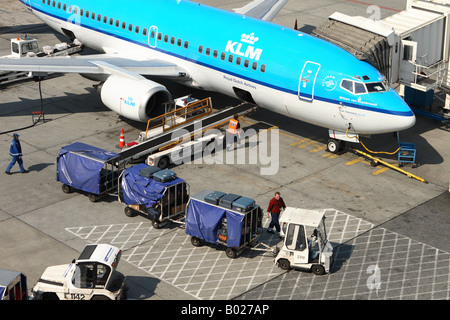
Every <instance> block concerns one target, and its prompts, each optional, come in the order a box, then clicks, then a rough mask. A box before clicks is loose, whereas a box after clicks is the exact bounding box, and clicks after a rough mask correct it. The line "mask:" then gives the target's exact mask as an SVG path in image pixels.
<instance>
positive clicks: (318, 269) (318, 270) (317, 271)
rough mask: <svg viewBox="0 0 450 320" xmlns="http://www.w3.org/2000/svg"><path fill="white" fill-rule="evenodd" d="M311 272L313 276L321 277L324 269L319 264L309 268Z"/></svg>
mask: <svg viewBox="0 0 450 320" xmlns="http://www.w3.org/2000/svg"><path fill="white" fill-rule="evenodd" d="M311 271H312V273H314V274H315V275H318V276H320V275H322V274H324V273H325V268H324V267H323V266H321V265H319V264H315V265H313V266H312V267H311Z"/></svg>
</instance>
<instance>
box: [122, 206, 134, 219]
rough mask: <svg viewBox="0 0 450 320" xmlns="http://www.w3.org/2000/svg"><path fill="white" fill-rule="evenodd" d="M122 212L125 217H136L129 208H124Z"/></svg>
mask: <svg viewBox="0 0 450 320" xmlns="http://www.w3.org/2000/svg"><path fill="white" fill-rule="evenodd" d="M124 211H125V215H126V216H127V217H134V216H135V215H136V213H135V212H134V210H133V209H131V208H130V207H126V208H125V210H124Z"/></svg>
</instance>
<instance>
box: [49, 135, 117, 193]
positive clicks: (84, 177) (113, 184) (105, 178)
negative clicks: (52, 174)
mask: <svg viewBox="0 0 450 320" xmlns="http://www.w3.org/2000/svg"><path fill="white" fill-rule="evenodd" d="M117 156H118V155H117V154H116V153H114V152H110V151H106V150H102V149H99V148H96V147H93V146H90V145H88V144H85V143H81V142H75V143H73V144H70V145H68V146H65V147H63V148H61V150H60V151H59V153H58V155H57V157H56V162H57V169H56V180H57V181H60V182H61V183H62V184H63V185H62V190H63V192H65V193H70V192H72V191H73V190H79V191H84V192H86V193H87V194H88V195H89V200H91V201H92V202H96V201H98V200H99V199H100V198H101V197H103V196H105V195H116V194H117V193H116V192H117V183H118V177H119V175H120V173H121V171H122V170H123V169H124V166H125V165H124V164H120V163H117V162H116V161H111V159H114V158H117Z"/></svg>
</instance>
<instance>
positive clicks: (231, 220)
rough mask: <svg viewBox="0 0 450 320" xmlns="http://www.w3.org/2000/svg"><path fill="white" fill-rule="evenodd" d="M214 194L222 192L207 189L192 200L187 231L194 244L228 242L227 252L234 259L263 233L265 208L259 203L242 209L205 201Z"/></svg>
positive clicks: (188, 209)
mask: <svg viewBox="0 0 450 320" xmlns="http://www.w3.org/2000/svg"><path fill="white" fill-rule="evenodd" d="M214 193H215V194H218V193H219V192H218V191H211V190H203V191H201V192H199V193H198V194H196V195H194V196H192V197H191V198H190V199H189V203H188V205H187V209H186V219H185V220H186V233H187V234H188V235H190V236H191V243H192V244H193V245H194V246H200V245H201V244H202V242H207V243H212V244H219V245H224V246H226V250H225V253H226V255H227V256H228V257H229V258H234V257H236V256H237V255H239V254H240V253H241V252H242V251H244V250H245V249H246V248H247V247H249V246H250V245H252V244H255V243H256V242H257V239H258V237H259V236H260V235H261V233H262V210H261V208H260V207H259V206H258V205H256V204H255V205H253V206H252V208H251V209H250V210H249V211H247V212H240V211H236V210H234V209H232V208H228V207H223V206H221V205H220V204H219V205H215V204H213V203H210V202H208V201H206V200H205V198H206V199H208V198H209V197H210V196H211V194H214ZM223 197H226V195H225V196H223ZM223 197H220V199H222V198H223ZM230 198H231V197H230ZM219 201H220V200H219ZM226 205H227V206H228V202H227V203H226Z"/></svg>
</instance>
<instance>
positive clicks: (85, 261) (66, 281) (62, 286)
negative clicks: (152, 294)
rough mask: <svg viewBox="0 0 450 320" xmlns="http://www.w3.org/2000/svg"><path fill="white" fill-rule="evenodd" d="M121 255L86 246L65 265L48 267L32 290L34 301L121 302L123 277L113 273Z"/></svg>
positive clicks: (105, 246)
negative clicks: (76, 256) (78, 255)
mask: <svg viewBox="0 0 450 320" xmlns="http://www.w3.org/2000/svg"><path fill="white" fill-rule="evenodd" d="M121 253H122V251H121V250H119V249H118V248H116V247H114V246H111V245H108V244H95V245H87V246H86V247H85V248H84V250H83V252H82V253H81V255H80V257H79V258H78V259H77V260H75V259H74V260H73V261H72V263H71V264H69V265H59V266H52V267H48V268H47V269H46V270H45V271H44V273H43V274H42V276H41V277H40V279H39V281H38V283H37V284H36V285H35V286H34V288H33V296H34V299H36V300H123V299H126V292H127V287H126V284H125V277H124V276H123V275H122V274H121V273H119V272H117V271H116V268H117V266H118V264H119V260H120V256H121Z"/></svg>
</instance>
